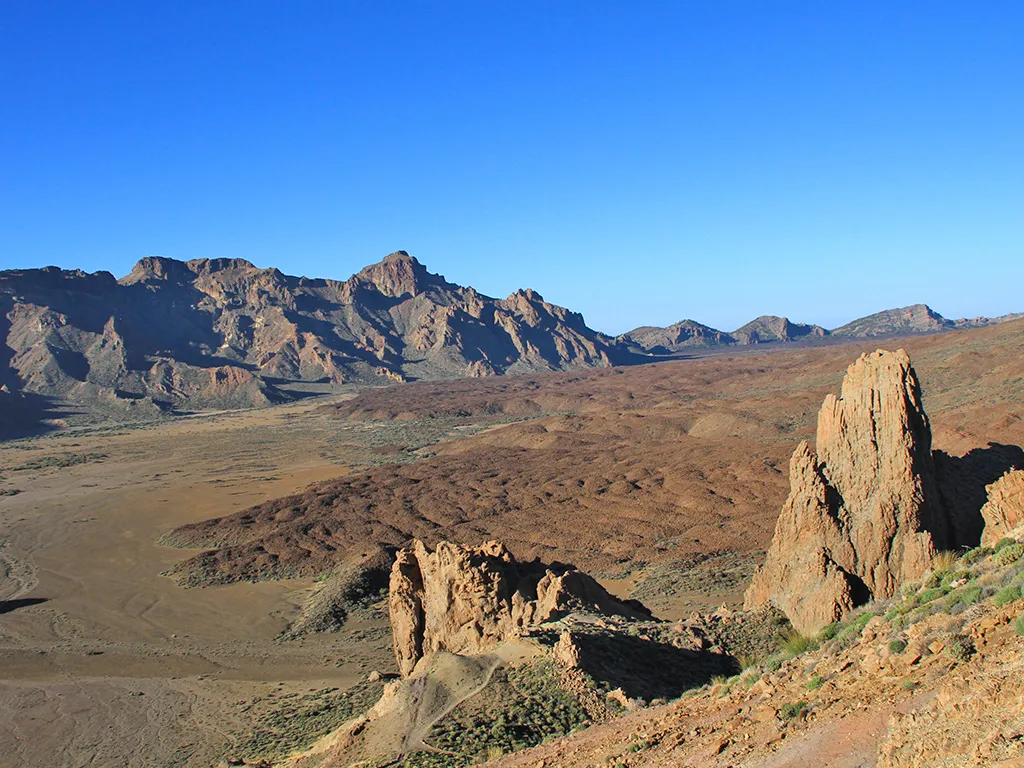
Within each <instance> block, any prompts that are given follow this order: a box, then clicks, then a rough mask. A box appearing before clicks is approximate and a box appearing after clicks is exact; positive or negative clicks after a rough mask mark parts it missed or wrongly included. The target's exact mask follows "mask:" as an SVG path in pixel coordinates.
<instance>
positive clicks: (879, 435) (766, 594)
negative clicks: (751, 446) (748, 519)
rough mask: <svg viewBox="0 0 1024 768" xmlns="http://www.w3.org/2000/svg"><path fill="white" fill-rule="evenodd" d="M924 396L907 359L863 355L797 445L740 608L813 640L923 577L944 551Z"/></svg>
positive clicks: (882, 354)
mask: <svg viewBox="0 0 1024 768" xmlns="http://www.w3.org/2000/svg"><path fill="white" fill-rule="evenodd" d="M945 540H946V531H945V519H944V515H943V513H942V511H941V509H940V508H939V507H938V494H937V491H936V483H935V472H934V466H933V463H932V454H931V429H930V427H929V424H928V417H927V416H926V415H925V413H924V409H923V408H922V405H921V389H920V385H919V384H918V381H917V376H916V374H915V373H914V370H913V368H912V367H911V365H910V358H909V357H908V356H907V354H906V352H904V351H903V350H897V351H896V352H886V351H882V350H879V351H877V352H875V353H873V354H865V355H862V356H861V357H860V358H859V359H858V360H857V361H856V362H855V363H854V364H853V365H851V366H850V367H849V369H847V372H846V377H845V379H844V380H843V387H842V396H841V397H839V398H836V397H835V396H834V395H828V396H826V398H825V402H824V403H823V405H822V407H821V411H820V412H819V414H818V434H817V450H816V451H815V450H812V449H811V447H810V446H809V445H808V444H807V443H806V442H802V443H801V444H800V445H799V446H797V449H796V451H795V452H794V454H793V458H792V460H791V461H790V495H789V498H788V499H787V500H786V504H785V506H784V507H783V509H782V513H781V515H780V516H779V520H778V523H777V524H776V528H775V536H774V538H773V539H772V543H771V546H770V548H769V550H768V556H767V559H766V560H765V563H764V564H763V565H762V566H761V567H760V568H759V569H758V571H757V573H756V574H755V575H754V579H753V582H752V583H751V586H750V588H749V589H748V590H747V594H746V599H745V607H747V608H748V609H749V608H755V607H757V606H759V605H762V604H764V603H766V602H769V601H770V602H772V603H774V604H775V605H777V606H778V607H779V608H780V609H781V610H782V611H784V612H785V613H786V615H787V616H788V617H789V619H790V621H791V622H792V623H793V625H794V627H796V629H797V630H798V631H800V632H803V633H811V632H814V631H816V630H818V629H820V628H821V627H822V626H824V625H826V624H828V623H830V622H832V621H836V620H838V619H840V618H841V617H842V616H843V615H844V614H845V613H847V612H848V611H849V610H850V609H851V608H853V607H854V606H856V605H859V604H861V603H864V602H867V601H868V600H870V599H872V598H887V597H890V596H892V595H893V594H894V593H895V591H896V589H897V587H898V586H899V584H901V583H902V582H904V581H906V580H910V579H915V578H918V577H919V576H921V575H922V574H923V573H924V572H925V571H927V570H928V568H929V567H930V565H931V562H932V559H933V558H934V556H935V553H936V547H937V546H941V545H942V544H944V543H945Z"/></svg>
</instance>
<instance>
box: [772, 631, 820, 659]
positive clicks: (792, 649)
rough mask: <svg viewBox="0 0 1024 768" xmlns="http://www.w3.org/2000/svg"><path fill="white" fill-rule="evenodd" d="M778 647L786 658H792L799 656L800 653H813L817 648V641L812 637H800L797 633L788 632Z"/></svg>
mask: <svg viewBox="0 0 1024 768" xmlns="http://www.w3.org/2000/svg"><path fill="white" fill-rule="evenodd" d="M779 646H780V647H781V648H782V652H783V653H784V654H785V655H786V657H787V658H792V657H793V656H799V655H800V654H801V653H806V652H807V651H813V650H814V649H815V648H817V647H818V641H817V640H815V639H814V638H813V637H807V636H806V635H801V634H800V633H799V632H790V633H789V634H788V635H784V636H783V637H782V638H781V639H780V641H779Z"/></svg>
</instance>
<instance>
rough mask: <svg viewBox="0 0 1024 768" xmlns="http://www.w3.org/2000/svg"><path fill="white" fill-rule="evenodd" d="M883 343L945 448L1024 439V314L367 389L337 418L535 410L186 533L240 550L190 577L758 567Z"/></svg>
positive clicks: (734, 588)
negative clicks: (334, 570)
mask: <svg viewBox="0 0 1024 768" xmlns="http://www.w3.org/2000/svg"><path fill="white" fill-rule="evenodd" d="M879 346H885V347H897V346H902V347H904V348H906V349H907V350H908V352H909V353H910V355H911V357H912V359H913V361H914V364H915V367H916V368H917V370H918V373H919V376H920V378H921V380H922V385H923V388H924V398H925V407H926V409H927V410H928V413H929V414H930V416H931V418H932V424H933V429H934V434H935V441H934V443H935V447H936V448H939V449H943V450H945V451H947V452H949V453H951V454H954V455H958V454H961V453H964V452H966V451H968V450H970V449H975V448H982V447H984V446H986V444H987V442H988V441H998V442H1000V443H1009V444H1013V445H1019V444H1022V443H1024V422H1022V421H1021V417H1022V415H1024V409H1022V406H1021V403H1022V402H1024V354H1022V353H1024V349H1022V347H1024V322H1021V321H1018V322H1013V323H1006V324H1003V325H1000V326H995V327H991V328H984V329H979V330H973V331H966V332H957V333H948V334H943V335H938V336H927V337H915V338H907V339H901V340H888V341H885V342H879V341H871V342H858V343H851V344H848V345H840V346H829V347H819V348H798V349H793V348H790V349H785V348H783V349H779V348H775V349H773V350H772V351H770V352H767V353H759V354H738V355H732V356H719V357H708V358H703V359H697V360H686V361H678V362H670V363H661V364H656V365H648V366H640V367H635V368H617V369H611V370H596V371H587V372H582V373H569V374H566V373H560V374H545V375H531V376H522V377H510V378H502V379H484V380H462V381H455V382H443V383H439V382H429V383H421V384H407V385H403V386H398V387H391V388H387V389H381V390H374V391H370V392H366V393H364V394H363V395H361V396H359V397H357V398H355V399H353V400H350V401H346V402H344V403H341V404H339V405H337V406H334V407H335V410H336V415H337V417H338V418H339V419H345V420H346V421H350V420H351V419H400V420H429V419H436V418H447V419H450V418H453V417H454V418H459V419H464V420H465V421H466V423H472V422H473V421H475V420H480V419H493V418H494V417H495V415H496V414H497V415H506V416H515V417H521V416H530V415H532V416H533V418H529V419H528V420H526V421H523V422H519V423H513V424H509V425H507V426H503V427H501V428H500V429H491V430H488V431H485V432H483V433H481V434H479V435H476V436H474V437H470V438H467V439H464V440H458V441H452V442H448V443H443V444H441V445H440V446H435V450H436V455H433V456H430V457H429V458H426V459H424V460H421V461H418V462H416V463H413V464H398V465H387V466H381V467H377V468H374V469H372V470H369V471H368V472H366V473H363V474H358V475H354V476H349V477H346V478H341V479H338V480H336V481H332V482H327V483H323V484H321V485H319V486H315V487H312V488H310V489H308V490H307V491H305V492H304V493H301V494H298V495H294V496H288V497H285V498H282V499H278V500H275V501H270V502H267V503H264V504H261V505H258V506H256V507H253V508H251V509H248V510H246V511H244V512H240V513H237V514H233V515H230V516H228V517H224V518H219V519H215V520H209V521H204V522H200V523H194V524H190V525H187V526H184V527H183V528H180V529H178V530H177V531H176V533H175V540H176V541H177V542H178V543H181V544H185V545H188V546H206V547H211V546H218V545H219V546H221V548H220V549H218V550H216V551H212V552H208V553H205V554H202V555H199V556H197V557H195V558H193V559H191V560H189V561H186V562H185V563H184V564H183V566H182V569H181V570H180V572H179V573H180V574H181V576H182V578H183V579H184V580H185V581H186V582H189V583H193V584H202V583H217V582H230V581H235V580H238V579H250V578H259V577H266V576H283V575H293V574H300V575H307V576H308V575H314V574H316V573H319V572H321V571H323V570H325V569H327V568H329V567H330V566H331V565H332V564H333V563H335V562H337V561H339V560H343V559H346V558H348V557H351V556H355V555H361V554H362V553H363V552H365V551H366V550H367V549H368V548H369V547H371V546H373V545H390V546H397V545H401V544H403V543H405V542H406V541H407V540H408V539H409V538H410V537H412V536H416V537H419V538H422V539H425V540H426V541H428V542H429V543H435V542H436V541H437V540H438V539H451V540H455V541H458V542H461V543H465V544H474V545H475V544H479V543H480V542H481V540H485V539H490V538H497V539H500V540H502V541H503V542H505V543H506V544H507V545H508V546H509V547H510V548H511V549H512V551H513V552H514V554H515V555H516V557H518V558H521V559H522V558H531V557H542V558H544V559H545V560H555V559H558V560H563V561H570V562H573V563H575V564H576V565H578V566H580V567H582V568H584V569H586V570H589V571H591V572H596V573H603V574H605V575H607V576H620V577H621V576H624V575H628V573H629V572H630V571H636V570H638V569H643V568H644V567H645V566H648V565H650V564H659V563H672V562H684V561H687V560H688V559H691V560H692V556H693V555H694V554H696V553H708V552H725V551H729V552H737V553H750V556H751V558H750V561H751V562H753V561H754V560H755V559H757V556H758V554H759V552H760V551H761V550H763V548H764V547H765V546H766V545H767V543H768V541H769V540H770V537H771V534H772V531H773V529H774V525H775V520H776V517H777V516H778V510H779V508H780V506H781V504H782V502H783V500H784V498H785V495H786V493H787V491H788V480H787V466H788V459H789V456H790V454H791V453H792V451H793V448H794V446H795V444H796V443H797V441H798V440H800V439H803V438H811V437H813V435H812V430H813V428H814V423H815V417H816V414H817V410H818V407H819V405H820V403H821V400H822V398H823V396H824V395H825V393H826V392H832V391H838V388H839V384H840V381H841V379H842V376H843V374H844V372H845V369H846V367H847V365H848V364H849V363H850V362H852V361H853V360H854V359H855V357H856V356H857V355H859V354H860V353H861V352H863V351H867V350H871V349H875V348H877V347H879ZM339 423H341V422H339ZM997 464H998V462H997ZM994 471H1000V470H999V468H998V467H996V468H995V469H993V468H992V467H990V468H989V474H991V473H992V472H994ZM992 479H994V477H985V478H984V480H987V481H991V480H992ZM743 586H744V585H743V584H742V583H733V584H727V585H725V587H724V593H723V595H722V596H724V597H726V598H732V599H735V598H736V597H737V596H738V595H739V593H740V592H741V591H742V588H743ZM715 597H716V598H717V597H719V595H715ZM656 607H657V606H656Z"/></svg>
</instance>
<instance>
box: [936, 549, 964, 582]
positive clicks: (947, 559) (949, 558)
mask: <svg viewBox="0 0 1024 768" xmlns="http://www.w3.org/2000/svg"><path fill="white" fill-rule="evenodd" d="M957 560H959V557H958V556H957V553H956V552H939V554H937V555H936V556H935V559H934V560H932V570H933V571H934V572H935V573H933V574H932V575H933V576H934V575H936V574H941V573H943V572H945V571H948V570H950V569H951V568H952V567H953V566H954V565H956V563H957Z"/></svg>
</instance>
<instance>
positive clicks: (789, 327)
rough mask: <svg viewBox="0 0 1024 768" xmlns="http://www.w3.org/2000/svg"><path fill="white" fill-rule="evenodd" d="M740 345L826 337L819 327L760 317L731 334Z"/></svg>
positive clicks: (825, 332)
mask: <svg viewBox="0 0 1024 768" xmlns="http://www.w3.org/2000/svg"><path fill="white" fill-rule="evenodd" d="M732 335H733V337H734V338H735V339H736V340H737V341H738V342H739V343H740V344H763V343H764V342H773V341H797V340H799V339H806V338H816V339H820V338H822V337H824V336H828V331H826V330H825V329H824V328H822V327H821V326H820V325H806V324H804V323H792V322H790V321H789V318H786V317H776V316H775V315H761V317H758V318H755V319H753V320H751V321H750V322H749V323H747V324H746V325H743V326H741V327H740V328H737V329H736V330H735V331H733V332H732Z"/></svg>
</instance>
